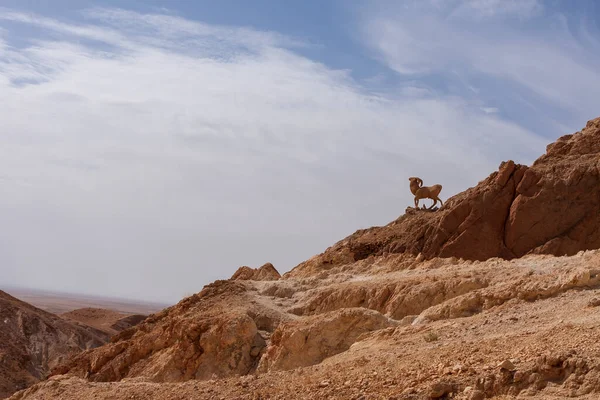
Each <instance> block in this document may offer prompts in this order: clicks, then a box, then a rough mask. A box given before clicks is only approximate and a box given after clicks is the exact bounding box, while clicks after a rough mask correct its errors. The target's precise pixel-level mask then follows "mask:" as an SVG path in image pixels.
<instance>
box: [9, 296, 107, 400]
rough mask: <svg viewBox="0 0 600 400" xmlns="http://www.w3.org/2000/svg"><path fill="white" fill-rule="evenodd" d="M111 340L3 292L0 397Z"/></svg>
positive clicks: (105, 335)
mask: <svg viewBox="0 0 600 400" xmlns="http://www.w3.org/2000/svg"><path fill="white" fill-rule="evenodd" d="M108 338H109V335H107V334H106V333H104V332H102V331H99V330H96V329H94V328H91V327H88V326H82V325H79V324H74V323H70V322H67V321H64V320H62V319H61V318H59V317H58V316H56V315H54V314H50V313H47V312H45V311H43V310H40V309H38V308H35V307H33V306H31V305H29V304H27V303H25V302H22V301H20V300H18V299H16V298H14V297H12V296H10V295H9V294H8V293H5V292H3V291H0V344H1V345H0V398H4V397H7V396H9V395H10V394H11V393H13V392H15V391H16V390H19V389H23V388H25V387H27V386H29V385H31V384H33V383H35V382H38V381H39V380H41V379H44V378H46V376H47V375H48V373H49V372H50V369H52V368H54V367H55V366H56V365H57V364H58V363H60V362H61V361H63V360H64V359H66V358H68V357H69V356H70V355H72V354H75V353H78V352H80V351H81V350H84V349H90V348H93V347H98V346H100V345H101V344H104V343H106V342H107V341H108Z"/></svg>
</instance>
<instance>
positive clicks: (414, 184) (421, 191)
mask: <svg viewBox="0 0 600 400" xmlns="http://www.w3.org/2000/svg"><path fill="white" fill-rule="evenodd" d="M408 180H409V181H410V191H411V192H412V194H414V195H415V208H416V209H419V200H421V199H431V200H433V204H432V205H431V207H429V208H428V210H431V209H432V208H433V207H435V205H436V204H437V202H438V201H439V202H440V203H441V204H442V207H443V206H444V203H443V202H442V200H441V199H440V198H439V197H438V196H439V194H440V192H441V191H442V185H439V184H438V185H433V186H423V180H422V179H421V178H417V177H414V176H413V177H410V178H408ZM423 208H425V205H423Z"/></svg>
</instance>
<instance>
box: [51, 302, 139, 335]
mask: <svg viewBox="0 0 600 400" xmlns="http://www.w3.org/2000/svg"><path fill="white" fill-rule="evenodd" d="M60 316H61V317H62V318H64V319H66V320H68V321H72V322H76V323H77V322H78V323H82V324H84V325H87V326H91V327H94V328H96V329H98V330H101V331H102V332H105V333H107V334H108V335H111V336H112V335H114V334H116V333H119V332H121V331H124V330H125V329H128V328H131V327H132V326H135V325H137V324H139V323H140V322H142V321H143V320H144V319H146V317H147V316H146V315H141V314H124V313H120V312H117V311H113V310H107V309H105V308H93V307H86V308H79V309H77V310H73V311H69V312H66V313H63V314H61V315H60Z"/></svg>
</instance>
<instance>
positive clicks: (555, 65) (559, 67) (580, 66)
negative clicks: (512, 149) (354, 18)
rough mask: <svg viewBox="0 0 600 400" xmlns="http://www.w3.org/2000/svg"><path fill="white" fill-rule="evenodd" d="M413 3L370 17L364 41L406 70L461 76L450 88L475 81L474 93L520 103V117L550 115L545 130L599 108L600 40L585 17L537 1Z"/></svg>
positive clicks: (456, 90)
mask: <svg viewBox="0 0 600 400" xmlns="http://www.w3.org/2000/svg"><path fill="white" fill-rule="evenodd" d="M406 4H412V5H413V6H411V7H406V6H405V7H399V6H397V5H396V4H389V5H388V6H387V7H382V8H381V9H379V10H378V11H372V12H370V13H368V12H367V13H365V15H366V17H364V19H363V23H364V24H363V32H364V38H365V43H366V44H367V45H368V46H369V47H370V48H371V49H373V51H374V56H375V57H377V58H378V59H379V60H380V61H381V62H382V63H383V64H385V65H387V66H389V68H391V69H392V70H394V71H396V72H397V73H398V74H400V75H401V76H407V77H410V79H415V77H419V78H420V79H423V80H428V79H432V80H436V81H440V80H443V81H446V82H452V81H454V82H455V83H456V84H457V86H456V87H452V85H449V86H450V87H451V89H449V91H450V92H451V93H453V94H458V95H461V96H467V95H468V94H467V93H465V92H463V91H461V89H464V90H465V91H466V90H469V91H472V90H471V89H472V88H474V89H475V91H476V93H475V95H474V96H473V99H474V100H476V101H484V102H485V101H494V102H495V103H496V104H498V103H502V105H501V106H495V107H501V108H503V107H506V108H513V109H512V110H509V111H510V114H511V117H512V119H513V120H516V121H519V122H520V123H529V124H530V125H529V126H531V125H532V122H533V121H536V122H535V123H536V124H538V125H539V124H540V123H543V122H539V121H549V122H550V124H549V125H544V126H543V127H542V128H541V129H543V130H547V129H550V130H552V125H554V126H555V127H556V126H559V125H561V124H564V125H568V126H571V128H572V129H576V128H577V127H578V125H580V124H581V122H580V121H582V120H587V119H590V118H593V117H594V116H595V115H596V113H597V110H598V100H597V99H598V93H600V72H598V71H600V69H599V68H598V66H599V65H600V56H599V55H598V54H600V52H599V50H600V46H599V45H598V41H597V40H594V39H593V37H595V36H594V35H593V34H590V33H589V32H590V29H592V28H590V27H588V26H587V25H586V23H585V20H578V19H575V20H573V21H570V23H567V17H566V16H565V15H563V14H561V13H560V12H559V10H556V9H554V8H546V7H543V6H542V3H541V2H539V1H533V0H532V1H499V0H498V1H496V0H476V1H475V0H473V1H458V0H456V1H452V0H448V1H424V2H420V3H418V4H416V3H405V5H406ZM382 10H383V11H382ZM515 18H516V20H515ZM573 18H575V17H573ZM570 26H576V27H577V26H578V27H579V29H577V30H573V29H572V28H570ZM458 77H460V78H458ZM526 102H529V103H534V104H537V106H538V108H539V112H538V113H532V114H530V115H529V118H528V117H527V116H525V115H521V112H522V107H520V106H515V104H519V105H522V104H524V103H526ZM484 107H489V106H487V105H484Z"/></svg>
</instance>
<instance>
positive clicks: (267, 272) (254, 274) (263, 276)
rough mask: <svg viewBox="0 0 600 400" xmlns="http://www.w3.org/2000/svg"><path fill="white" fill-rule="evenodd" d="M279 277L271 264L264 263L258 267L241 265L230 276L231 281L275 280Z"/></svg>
mask: <svg viewBox="0 0 600 400" xmlns="http://www.w3.org/2000/svg"><path fill="white" fill-rule="evenodd" d="M279 278H281V275H280V274H279V272H278V271H277V270H276V269H275V267H274V266H273V264H271V263H266V264H264V265H263V266H262V267H260V268H250V267H247V266H243V267H240V268H238V270H237V271H235V273H234V274H233V275H232V276H231V278H230V279H231V280H232V281H276V280H278V279H279Z"/></svg>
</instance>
